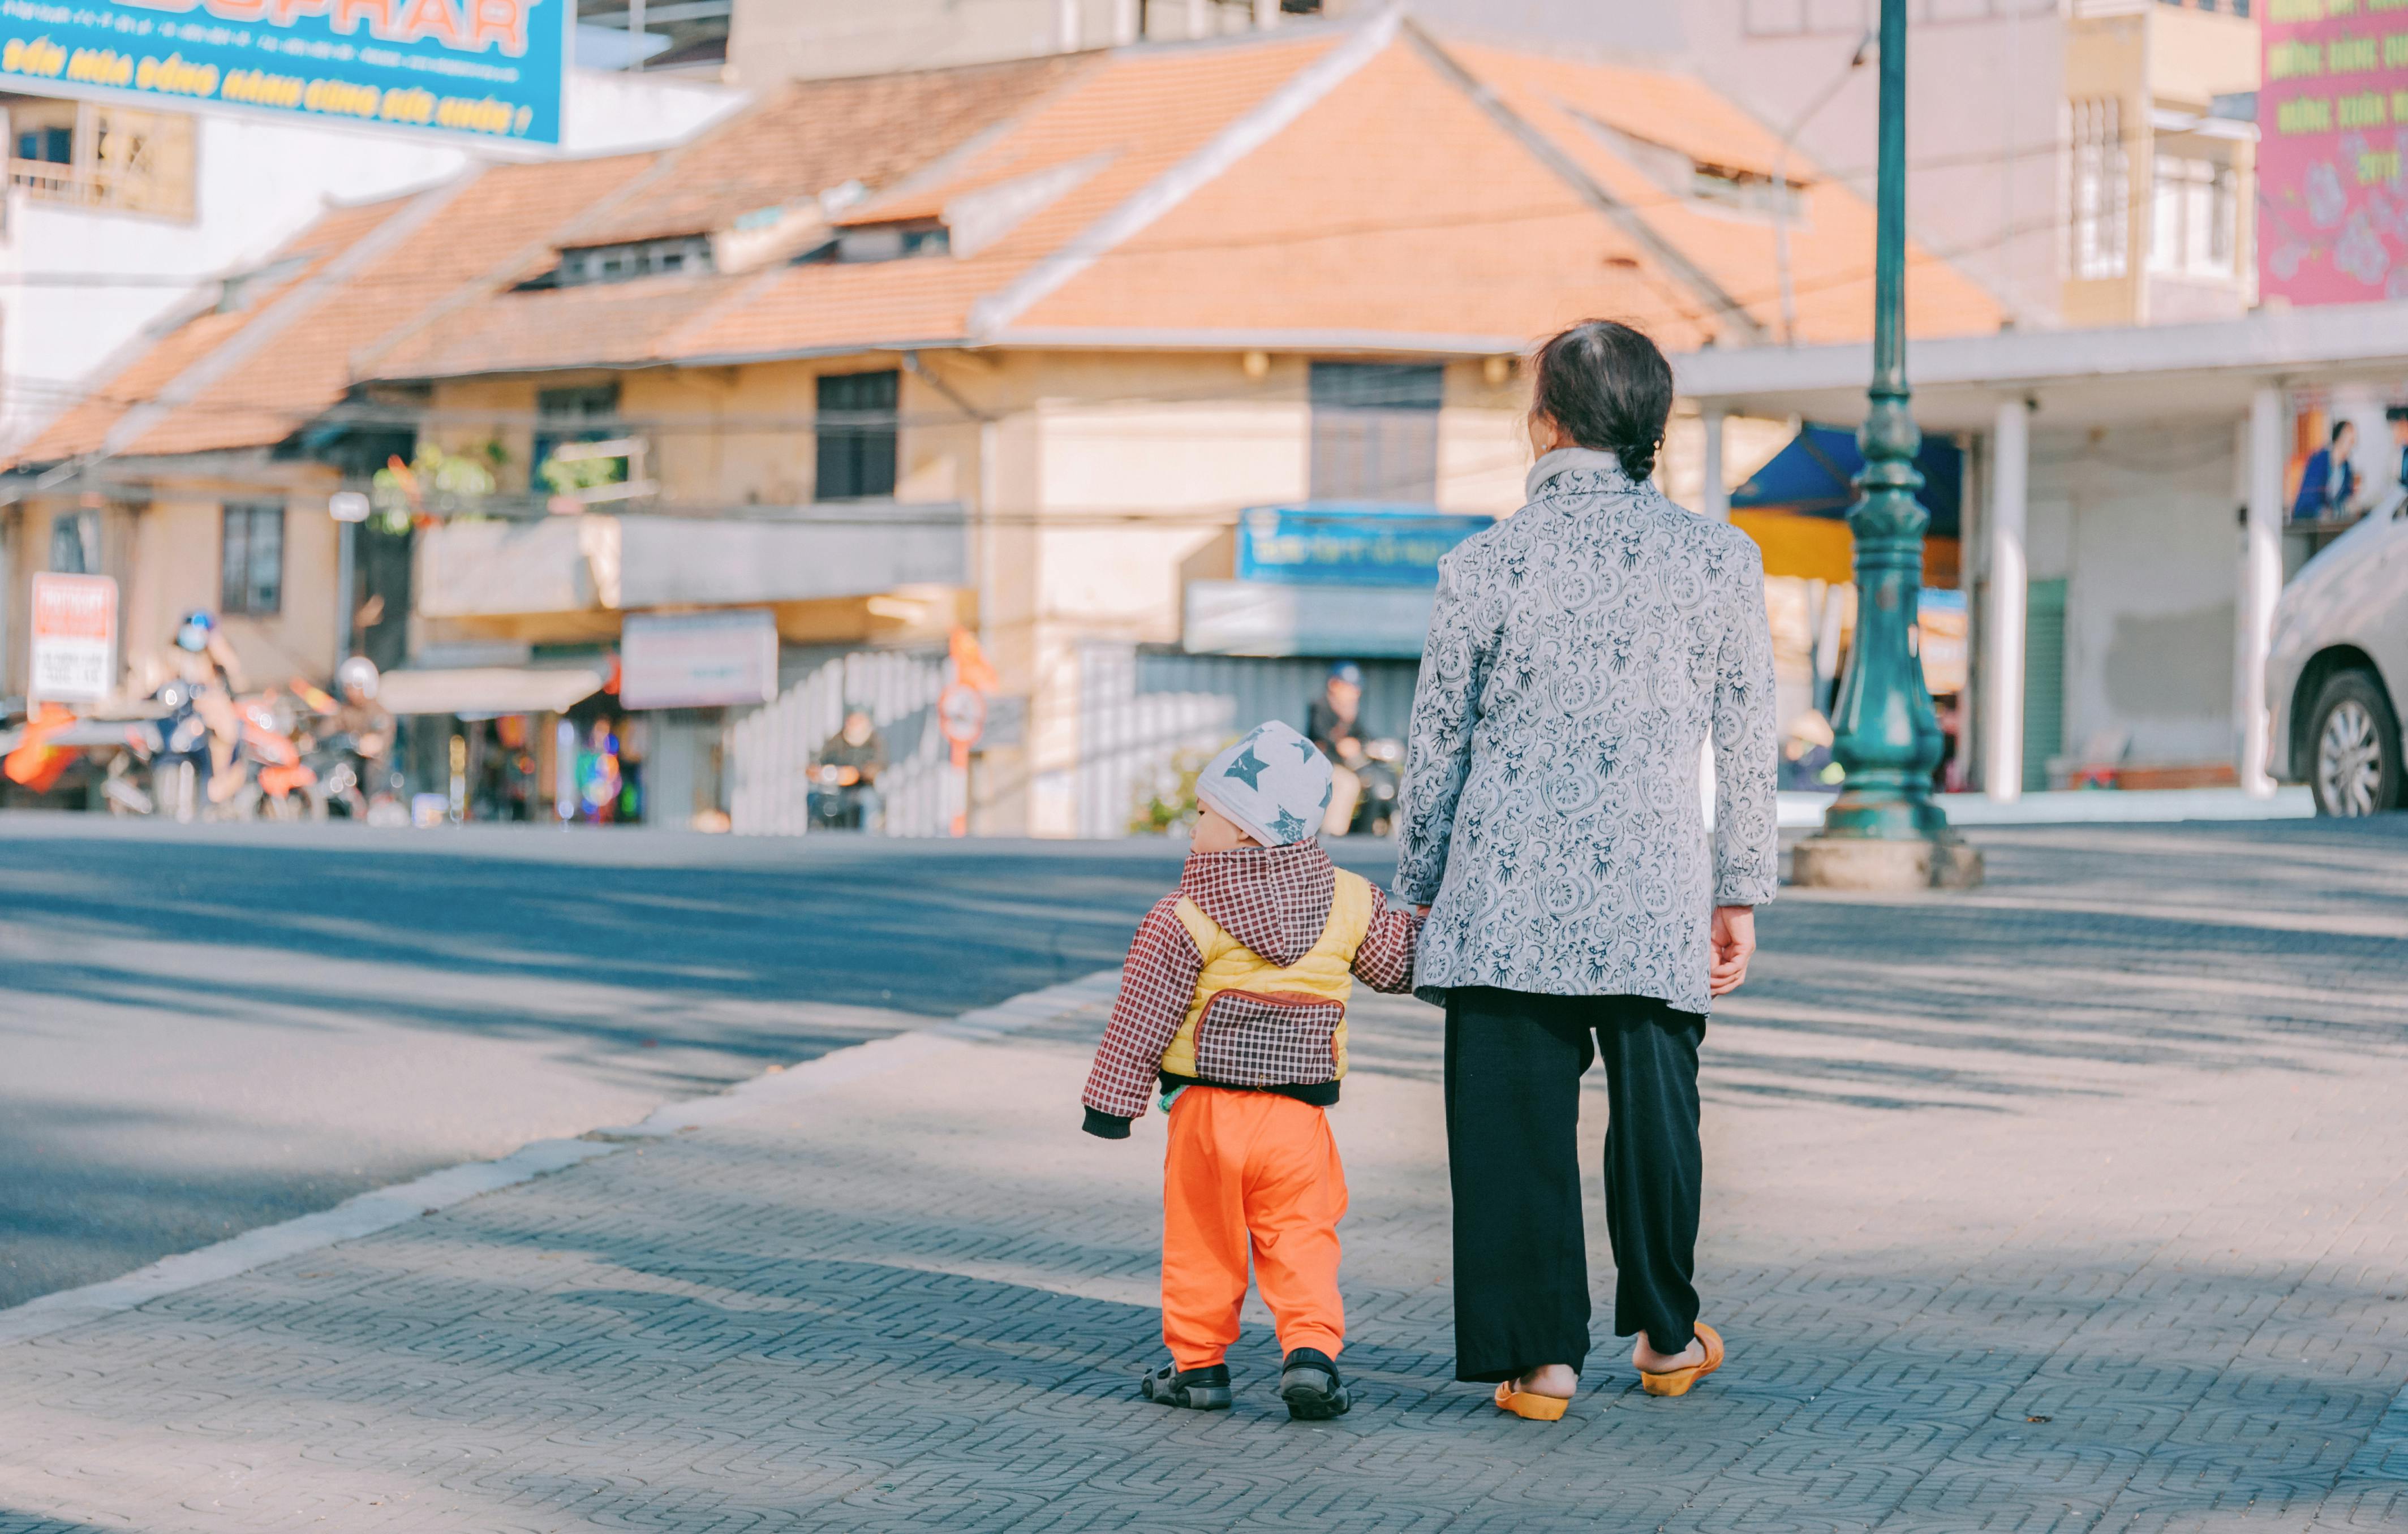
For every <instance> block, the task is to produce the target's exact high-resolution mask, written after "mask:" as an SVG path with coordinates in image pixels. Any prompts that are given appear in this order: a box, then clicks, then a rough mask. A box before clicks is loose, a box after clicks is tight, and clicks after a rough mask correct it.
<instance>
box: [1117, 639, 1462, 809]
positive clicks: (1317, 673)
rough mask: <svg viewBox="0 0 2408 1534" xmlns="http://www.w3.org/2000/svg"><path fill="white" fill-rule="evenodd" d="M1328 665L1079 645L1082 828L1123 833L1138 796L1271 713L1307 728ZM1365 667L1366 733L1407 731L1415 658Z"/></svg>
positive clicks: (1163, 787) (1162, 787) (1159, 788)
mask: <svg viewBox="0 0 2408 1534" xmlns="http://www.w3.org/2000/svg"><path fill="white" fill-rule="evenodd" d="M1329 667H1330V663H1329V662H1328V661H1326V660H1314V659H1310V658H1303V657H1283V658H1276V659H1274V658H1267V657H1266V658H1257V657H1254V656H1244V655H1187V654H1181V653H1178V652H1168V651H1160V650H1144V649H1140V648H1139V647H1138V646H1135V645H1130V644H1111V643H1104V642H1096V643H1090V644H1085V645H1082V646H1081V647H1080V649H1079V767H1078V772H1077V775H1076V777H1075V779H1074V781H1073V788H1072V793H1073V796H1074V800H1073V802H1074V806H1075V810H1076V817H1077V818H1076V824H1077V826H1078V831H1079V835H1081V836H1082V837H1121V836H1126V835H1127V834H1128V831H1129V825H1130V822H1131V821H1132V820H1133V819H1134V818H1135V816H1136V814H1137V810H1138V807H1139V805H1140V803H1142V802H1143V801H1144V800H1145V799H1146V798H1148V797H1149V796H1152V795H1154V794H1156V793H1163V794H1168V792H1169V790H1170V789H1171V788H1172V787H1173V786H1174V785H1175V783H1176V781H1177V778H1178V775H1179V767H1180V764H1181V759H1182V758H1183V757H1191V758H1192V757H1196V756H1209V755H1211V753H1213V752H1215V751H1218V750H1219V749H1220V748H1221V747H1222V746H1224V745H1226V744H1227V743H1228V742H1229V741H1230V740H1232V739H1235V738H1237V737H1238V736H1240V735H1241V734H1243V733H1244V732H1245V731H1247V730H1250V729H1253V728H1254V726H1255V725H1256V724H1261V723H1262V722H1263V721H1265V720H1267V719H1281V720H1285V721H1286V722H1287V723H1288V724H1293V725H1295V726H1296V727H1297V729H1299V730H1301V729H1303V728H1304V727H1305V711H1306V710H1307V709H1309V708H1310V707H1311V706H1312V700H1313V699H1314V698H1316V697H1318V696H1320V695H1321V691H1322V685H1323V683H1324V681H1326V679H1327V677H1328V675H1329ZM1362 667H1363V681H1364V687H1363V701H1362V710H1361V714H1360V719H1361V722H1362V723H1361V727H1362V731H1363V734H1364V735H1365V737H1366V738H1371V739H1378V738H1383V737H1389V738H1395V737H1401V736H1402V735H1403V734H1404V729H1405V722H1406V719H1407V718H1408V717H1409V716H1410V715H1411V714H1412V704H1413V681H1414V679H1415V677H1416V676H1417V675H1418V673H1419V669H1420V668H1419V666H1418V664H1417V663H1416V662H1413V661H1365V662H1363V663H1362Z"/></svg>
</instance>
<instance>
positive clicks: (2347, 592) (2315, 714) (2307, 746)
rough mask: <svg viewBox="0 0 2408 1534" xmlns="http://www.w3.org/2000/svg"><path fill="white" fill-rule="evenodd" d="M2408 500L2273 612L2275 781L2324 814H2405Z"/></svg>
mask: <svg viewBox="0 0 2408 1534" xmlns="http://www.w3.org/2000/svg"><path fill="white" fill-rule="evenodd" d="M2403 689H2408V497H2401V498H2395V499H2393V500H2392V501H2390V502H2388V503H2387V504H2385V505H2383V506H2379V507H2377V508H2376V509H2374V510H2373V511H2372V512H2370V513H2369V514H2368V515H2367V516H2366V517H2365V518H2364V519H2363V520H2361V521H2360V522H2359V523H2358V525H2357V526H2355V527H2353V528H2351V529H2350V530H2349V531H2348V532H2346V533H2344V534H2343V535H2342V536H2341V537H2340V538H2335V539H2334V540H2333V541H2332V542H2331V543H2329V544H2328V545H2326V547H2325V548H2324V550H2323V552H2319V553H2318V554H2317V555H2316V556H2315V558H2314V559H2311V560H2309V561H2308V563H2307V564H2306V565H2305V566H2301V568H2300V573H2299V574H2298V575H2297V576H2296V577H2294V578H2293V579H2292V581H2291V583H2290V585H2289V586H2287V587H2286V588H2285V590H2284V592H2283V598H2282V601H2281V602H2280V603H2278V604H2277V605H2276V606H2275V609H2274V643H2273V649H2272V652H2270V653H2269V655H2268V656H2267V661H2266V703H2267V708H2268V710H2269V711H2270V713H2271V714H2272V730H2271V732H2270V735H2269V743H2270V755H2271V758H2272V760H2271V763H2270V769H2271V770H2272V773H2273V775H2274V776H2275V777H2277V778H2280V779H2282V780H2284V781H2287V782H2299V781H2305V782H2306V783H2307V784H2308V786H2309V788H2310V790H2311V791H2312V792H2313V793H2314V794H2315V801H2316V812H2317V813H2318V814H2320V815H2372V814H2376V813H2379V812H2380V811H2382V810H2400V809H2408V742H2403V741H2402V739H2401V731H2400V717H2401V705H2402V704H2403V703H2408V691H2403Z"/></svg>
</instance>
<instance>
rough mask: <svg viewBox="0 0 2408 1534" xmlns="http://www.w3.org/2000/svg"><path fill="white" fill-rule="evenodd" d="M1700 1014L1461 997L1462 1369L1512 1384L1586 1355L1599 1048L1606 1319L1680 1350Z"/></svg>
mask: <svg viewBox="0 0 2408 1534" xmlns="http://www.w3.org/2000/svg"><path fill="white" fill-rule="evenodd" d="M1705 1033H1706V1020H1705V1019H1704V1018H1703V1017H1701V1016H1699V1014H1698V1013H1696V1012H1684V1011H1677V1010H1675V1009H1673V1008H1671V1007H1668V1006H1666V1005H1665V1004H1664V1003H1662V1002H1660V1001H1656V1000H1654V999H1652V998H1650V997H1644V996H1535V995H1532V994H1530V993H1527V992H1523V991H1498V990H1488V989H1481V988H1467V989H1461V990H1455V991H1450V992H1449V993H1448V996H1447V1006H1446V1144H1447V1161H1448V1166H1449V1168H1450V1172H1451V1178H1452V1181H1453V1183H1454V1186H1455V1378H1456V1379H1458V1380H1478V1381H1498V1380H1508V1379H1512V1377H1514V1376H1515V1375H1517V1374H1520V1373H1523V1372H1524V1371H1526V1370H1528V1369H1535V1368H1537V1367H1538V1366H1540V1365H1541V1364H1570V1365H1571V1366H1572V1367H1573V1368H1574V1369H1578V1368H1579V1367H1580V1365H1581V1363H1582V1361H1583V1360H1584V1359H1585V1358H1586V1357H1587V1356H1588V1319H1589V1296H1588V1247H1587V1243H1586V1240H1585V1239H1584V1236H1583V1233H1582V1228H1581V1177H1580V1148H1579V1144H1578V1129H1579V1125H1580V1079H1581V1075H1582V1073H1583V1072H1584V1071H1585V1070H1587V1069H1588V1068H1589V1063H1590V1061H1591V1060H1592V1059H1594V1058H1595V1057H1596V1056H1597V1055H1598V1054H1602V1055H1603V1056H1604V1057H1605V1076H1606V1100H1607V1111H1608V1114H1609V1117H1608V1119H1607V1123H1606V1132H1605V1225H1606V1230H1607V1231H1608V1233H1609V1234H1610V1235H1611V1236H1612V1238H1613V1265H1614V1269H1615V1279H1614V1290H1613V1329H1614V1331H1615V1332H1616V1333H1618V1334H1619V1335H1621V1336H1624V1337H1629V1336H1631V1335H1633V1334H1635V1333H1637V1332H1639V1331H1641V1330H1644V1331H1645V1332H1646V1333H1647V1340H1648V1341H1649V1343H1650V1344H1651V1345H1653V1346H1654V1347H1655V1348H1656V1349H1657V1350H1658V1351H1659V1352H1663V1353H1678V1352H1680V1351H1681V1350H1682V1349H1683V1348H1685V1347H1687V1346H1688V1345H1689V1342H1690V1340H1691V1339H1692V1338H1694V1337H1695V1336H1696V1335H1697V1333H1696V1330H1695V1328H1696V1326H1697V1320H1698V1291H1697V1290H1696V1289H1695V1288H1694V1287H1692V1286H1691V1284H1690V1282H1689V1281H1690V1278H1691V1276H1692V1275H1693V1274H1694V1273H1695V1272H1696V1269H1697V1245H1698V1199H1699V1189H1700V1183H1701V1181H1702V1177H1703V1172H1704V1165H1703V1162H1704V1157H1703V1154H1702V1153H1701V1151H1700V1149H1699V1143H1698V1045H1699V1042H1700V1041H1701V1040H1703V1039H1704V1038H1705Z"/></svg>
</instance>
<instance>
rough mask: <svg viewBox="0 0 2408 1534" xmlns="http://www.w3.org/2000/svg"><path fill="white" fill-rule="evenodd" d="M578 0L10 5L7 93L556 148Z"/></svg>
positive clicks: (5, 35)
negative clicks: (27, 90) (23, 86)
mask: <svg viewBox="0 0 2408 1534" xmlns="http://www.w3.org/2000/svg"><path fill="white" fill-rule="evenodd" d="M568 5H569V0H105V3H104V0H93V3H89V4H77V3H73V0H68V3H54V0H0V86H7V85H13V84H17V83H19V82H24V83H28V84H31V85H33V86H35V87H36V89H37V90H40V89H41V88H44V87H50V88H51V89H48V90H43V92H42V93H44V94H64V95H79V94H83V93H87V92H91V93H114V92H122V93H129V94H133V95H137V96H148V97H151V98H154V99H156V100H157V101H158V102H159V103H160V105H162V106H168V105H173V104H182V105H185V106H191V107H198V106H202V105H205V104H214V105H222V106H230V107H241V108H250V109H252V110H264V111H270V112H289V113H292V114H293V115H294V116H296V117H319V118H331V119H334V120H337V121H339V122H359V123H371V124H378V125H381V126H388V127H399V128H417V129H434V130H439V131H444V132H450V133H456V134H461V135H465V136H471V137H479V138H509V139H517V140H521V141H523V142H526V143H535V144H557V143H559V142H560V92H561V76H562V73H563V71H564V69H565V68H566V51H567V50H566V44H567V37H568V23H567V21H566V11H567V7H568Z"/></svg>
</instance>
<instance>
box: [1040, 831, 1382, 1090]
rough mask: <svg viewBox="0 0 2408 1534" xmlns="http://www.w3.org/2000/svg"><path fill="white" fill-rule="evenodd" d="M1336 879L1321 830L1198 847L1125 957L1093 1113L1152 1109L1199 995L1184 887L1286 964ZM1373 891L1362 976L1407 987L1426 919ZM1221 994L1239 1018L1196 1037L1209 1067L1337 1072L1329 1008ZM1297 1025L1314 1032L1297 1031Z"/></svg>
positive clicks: (1202, 1067)
mask: <svg viewBox="0 0 2408 1534" xmlns="http://www.w3.org/2000/svg"><path fill="white" fill-rule="evenodd" d="M1336 889H1337V869H1336V868H1335V867H1332V866H1331V864H1330V861H1329V857H1328V854H1327V853H1324V852H1323V851H1322V850H1321V845H1320V843H1318V842H1316V841H1312V840H1306V841H1301V842H1295V843H1291V844H1289V845H1287V846H1284V847H1240V848H1239V849H1237V850H1236V851H1234V852H1227V853H1192V854H1190V855H1189V857H1188V859H1187V867H1186V868H1185V869H1184V870H1183V871H1182V873H1181V874H1180V878H1179V889H1178V891H1177V892H1176V893H1175V894H1171V895H1167V896H1163V898H1162V899H1161V900H1160V901H1159V902H1158V903H1157V904H1156V905H1155V906H1154V910H1151V911H1149V912H1147V913H1146V918H1145V920H1144V921H1143V922H1141V923H1140V924H1139V925H1138V929H1137V938H1136V940H1135V941H1133V942H1131V943H1130V944H1129V952H1128V959H1127V962H1126V963H1125V964H1124V965H1123V967H1122V968H1121V990H1120V998H1119V1000H1118V1001H1116V1002H1115V1003H1114V1004H1113V1006H1112V1016H1111V1023H1110V1025H1107V1026H1106V1028H1105V1029H1104V1039H1103V1043H1102V1044H1101V1045H1100V1046H1099V1047H1098V1048H1097V1051H1096V1063H1095V1066H1094V1068H1092V1069H1091V1070H1089V1072H1088V1073H1087V1089H1086V1091H1085V1093H1084V1094H1083V1095H1082V1100H1083V1101H1084V1102H1085V1104H1086V1106H1087V1108H1088V1109H1089V1110H1090V1111H1092V1113H1093V1114H1094V1115H1097V1116H1100V1117H1102V1118H1105V1119H1109V1120H1117V1121H1120V1123H1121V1125H1123V1126H1124V1128H1123V1132H1125V1125H1126V1122H1127V1121H1128V1120H1130V1119H1133V1118H1136V1117H1137V1116H1139V1115H1140V1114H1141V1113H1143V1112H1144V1111H1145V1105H1146V1103H1147V1102H1148V1101H1149V1100H1150V1099H1151V1098H1152V1097H1153V1096H1154V1085H1155V1082H1156V1081H1157V1079H1158V1076H1159V1073H1160V1069H1161V1066H1162V1056H1163V1052H1164V1051H1165V1050H1167V1049H1168V1048H1169V1047H1170V1044H1171V1041H1172V1039H1175V1038H1177V1037H1178V1034H1179V1030H1180V1027H1181V1025H1183V1024H1184V1023H1185V1022H1186V1020H1187V1013H1188V1011H1189V1009H1190V1008H1191V1007H1193V1006H1194V1005H1195V1002H1196V996H1197V982H1198V981H1199V980H1200V978H1201V976H1202V972H1203V962H1204V961H1203V956H1202V955H1201V954H1200V953H1197V948H1196V940H1195V939H1193V938H1192V937H1190V936H1189V934H1188V931H1187V927H1186V925H1184V924H1183V923H1182V922H1181V921H1180V919H1179V915H1178V905H1179V901H1180V898H1181V897H1182V896H1184V897H1186V898H1187V899H1189V900H1191V901H1193V902H1194V903H1195V904H1196V905H1197V908H1199V909H1200V910H1202V911H1203V912H1204V914H1205V915H1207V916H1209V917H1211V919H1212V921H1213V922H1214V923H1216V924H1218V925H1219V926H1220V927H1221V929H1222V930H1223V931H1225V932H1226V933H1228V934H1229V936H1230V937H1232V938H1234V939H1237V940H1238V941H1239V942H1240V943H1242V944H1244V945H1245V946H1246V947H1247V948H1248V949H1250V950H1252V951H1253V952H1254V953H1256V954H1258V955H1260V956H1261V957H1262V958H1264V959H1265V960H1268V961H1269V962H1270V963H1272V964H1275V965H1280V966H1287V965H1292V964H1294V963H1296V962H1297V960H1298V959H1300V958H1302V957H1303V956H1304V955H1305V954H1306V953H1309V952H1311V951H1312V947H1313V945H1314V944H1315V943H1316V942H1318V941H1319V940H1320V939H1321V935H1322V931H1323V929H1324V928H1325V927H1326V926H1327V925H1328V923H1329V911H1330V904H1331V901H1332V899H1333V897H1334V896H1335V894H1336ZM1370 896H1371V918H1370V923H1369V926H1368V927H1367V928H1366V929H1365V931H1364V935H1363V941H1362V943H1361V944H1360V946H1358V947H1357V948H1356V949H1355V954H1354V961H1353V965H1352V969H1353V973H1354V976H1355V979H1357V980H1360V981H1361V982H1363V983H1365V984H1366V985H1369V986H1370V987H1371V988H1372V989H1373V990H1375V991H1387V992H1392V993H1393V992H1402V991H1405V990H1407V989H1409V988H1410V987H1411V986H1412V970H1413V942H1414V938H1415V936H1416V934H1417V933H1418V932H1419V930H1420V927H1421V920H1420V918H1419V917H1417V916H1415V915H1414V914H1413V913H1412V911H1410V910H1401V909H1398V908H1394V907H1391V906H1390V905H1389V904H1388V902H1387V898H1386V896H1383V894H1382V893H1381V892H1380V890H1379V889H1378V888H1377V887H1376V886H1375V887H1373V888H1372V890H1371V891H1370ZM1224 996H1225V998H1226V999H1225V1000H1224V1001H1223V1002H1221V1003H1220V1006H1221V1007H1222V1008H1225V1009H1227V1010H1228V1011H1229V1016H1228V1017H1227V1019H1226V1021H1228V1022H1230V1023H1232V1024H1235V1025H1237V1026H1231V1027H1228V1028H1216V1029H1215V1031H1214V1039H1216V1040H1218V1042H1217V1044H1215V1043H1207V1042H1205V1041H1203V1040H1199V1041H1198V1047H1197V1070H1198V1074H1199V1075H1200V1076H1201V1077H1203V1078H1204V1079H1206V1080H1210V1081H1212V1082H1216V1083H1222V1084H1228V1085H1241V1086H1269V1085H1302V1084H1311V1083H1312V1082H1326V1081H1328V1080H1330V1079H1331V1078H1332V1076H1333V1074H1334V1071H1333V1069H1332V1067H1331V1064H1330V1057H1329V1050H1328V1047H1327V1037H1328V1033H1329V1029H1330V1026H1331V1023H1332V1021H1333V1020H1332V1019H1329V1018H1326V1017H1318V1016H1304V1017H1299V1018H1297V1019H1296V1020H1295V1022H1296V1024H1297V1027H1295V1028H1286V1029H1283V1027H1281V1026H1280V1025H1279V1023H1280V1022H1281V1021H1282V1020H1280V1019H1278V1018H1276V1017H1271V1016H1263V1015H1256V1014H1257V1013H1262V1012H1266V1011H1269V1009H1266V1008H1264V1007H1263V1006H1262V1005H1261V1004H1260V1003H1255V1002H1252V1001H1250V1000H1249V999H1248V998H1246V997H1244V996H1238V995H1234V994H1230V993H1224ZM1301 1011H1306V1012H1313V1011H1318V1010H1317V1009H1303V1010H1301ZM1240 1013H1242V1014H1244V1015H1240ZM1214 1016H1215V1021H1216V1023H1217V1022H1220V1021H1223V1018H1222V1014H1221V1012H1220V1011H1216V1012H1215V1014H1214ZM1299 1030H1300V1031H1301V1032H1305V1033H1312V1034H1313V1035H1315V1036H1317V1037H1316V1038H1314V1039H1306V1038H1302V1037H1290V1035H1291V1034H1295V1033H1298V1032H1299ZM1316 1046H1317V1047H1316ZM1091 1124H1092V1120H1091Z"/></svg>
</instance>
